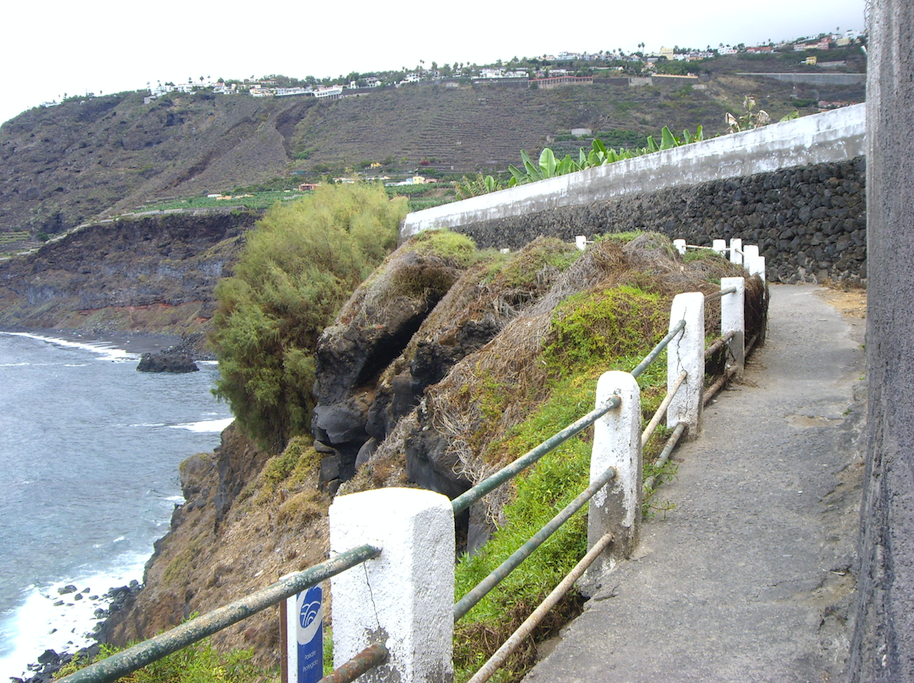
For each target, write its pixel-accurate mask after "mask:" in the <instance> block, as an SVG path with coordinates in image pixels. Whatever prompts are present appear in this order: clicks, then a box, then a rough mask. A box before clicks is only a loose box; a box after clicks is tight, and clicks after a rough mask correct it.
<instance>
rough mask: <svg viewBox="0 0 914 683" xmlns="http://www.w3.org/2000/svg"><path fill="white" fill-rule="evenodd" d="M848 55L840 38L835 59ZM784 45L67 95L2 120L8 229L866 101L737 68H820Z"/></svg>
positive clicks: (493, 164) (460, 165)
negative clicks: (684, 63) (287, 86)
mask: <svg viewBox="0 0 914 683" xmlns="http://www.w3.org/2000/svg"><path fill="white" fill-rule="evenodd" d="M855 55H856V53H855V52H848V53H847V54H843V53H841V52H838V51H834V53H833V54H832V53H829V55H828V57H827V58H828V59H833V58H839V57H842V56H844V57H848V58H851V57H854V58H856V57H855ZM786 57H787V58H782V57H770V58H764V59H753V60H746V59H739V58H737V56H732V57H724V58H719V59H716V60H712V61H711V62H707V63H703V64H701V65H699V66H698V67H697V68H698V69H699V70H700V71H701V72H702V73H703V77H704V78H707V77H708V75H707V73H705V72H707V71H709V70H710V71H712V72H713V75H712V76H711V80H710V81H709V82H708V86H709V87H708V88H707V89H706V90H697V89H694V88H689V87H684V86H682V85H681V84H674V83H669V84H662V85H656V86H648V87H641V88H630V87H627V86H624V85H623V86H615V85H607V84H600V83H599V82H598V83H597V84H595V85H593V86H592V87H574V88H560V89H555V90H526V89H523V88H516V87H505V86H470V85H463V86H461V87H458V88H449V87H445V86H443V85H420V86H408V87H403V88H399V89H390V90H382V91H377V92H373V93H370V94H367V95H362V96H359V97H351V98H344V99H342V100H339V101H334V102H323V101H322V102H317V101H315V100H312V99H300V98H280V99H254V98H251V97H247V96H214V95H212V94H195V95H177V94H173V95H171V96H169V97H165V98H161V99H159V100H156V101H154V102H152V103H150V104H143V97H142V95H141V94H140V93H120V94H117V95H109V96H104V97H99V98H94V99H91V100H88V101H80V100H77V99H72V100H69V101H67V102H65V103H64V104H62V105H60V106H57V107H52V108H47V109H42V108H35V109H32V110H30V111H27V112H24V113H23V114H21V115H20V116H18V117H16V118H15V119H13V120H11V121H9V122H7V123H5V124H4V125H3V127H2V128H0V171H2V172H3V174H4V176H5V177H7V178H8V179H7V180H6V181H5V182H4V183H3V184H2V186H0V232H6V231H10V230H21V229H24V230H30V231H31V232H33V233H36V232H39V231H44V232H48V233H50V234H53V233H56V232H59V231H61V230H63V229H66V228H68V227H72V226H74V225H77V224H79V223H81V222H83V221H86V220H89V219H91V218H93V217H96V216H99V215H101V214H105V213H106V212H110V211H111V210H115V211H123V210H130V209H133V208H134V207H136V206H138V205H142V204H145V203H146V202H148V201H150V200H153V199H156V198H162V197H185V196H191V195H205V194H207V193H212V192H227V191H231V190H233V189H235V188H238V187H246V186H251V185H255V184H259V183H264V182H268V181H270V180H271V179H273V178H285V179H286V180H287V181H288V182H289V183H292V182H295V181H296V179H298V178H302V177H303V176H301V175H293V172H295V171H297V172H299V173H304V174H305V177H308V176H310V177H316V176H317V177H319V176H320V174H321V173H327V172H337V171H343V170H344V169H345V168H346V167H352V168H358V167H359V165H360V164H362V163H364V162H387V163H385V164H384V166H383V167H382V168H381V169H380V172H382V173H391V172H401V173H402V172H410V171H413V170H416V169H418V168H420V166H419V163H420V161H423V160H427V161H430V162H431V167H432V168H434V169H436V170H438V171H439V172H451V171H453V172H457V173H466V172H471V171H475V170H476V169H505V168H506V167H507V165H508V164H509V163H517V162H518V160H519V153H520V150H522V149H524V150H527V151H528V152H530V153H531V154H538V153H539V150H540V149H541V148H542V147H543V146H544V145H546V144H550V141H549V139H550V137H552V136H555V135H557V134H561V133H562V132H567V131H568V130H570V129H571V128H591V129H592V130H594V131H598V130H614V129H622V130H630V131H635V132H637V133H639V134H642V135H647V134H650V133H657V132H658V131H659V130H660V128H661V127H663V126H664V125H669V126H670V128H671V129H673V130H676V131H679V130H682V129H683V128H689V129H691V130H694V129H695V128H696V127H697V126H698V125H699V124H701V125H703V126H704V128H705V131H706V134H710V135H713V134H716V133H721V132H723V130H724V127H725V126H724V112H725V111H727V110H730V111H733V112H734V113H738V112H739V110H740V108H741V106H742V99H743V96H744V95H745V94H747V93H752V94H754V95H756V96H757V97H759V100H760V106H761V107H763V108H766V109H767V110H768V112H769V113H770V114H771V115H772V117H773V118H775V119H777V118H779V117H780V116H783V115H784V114H786V113H788V112H789V111H792V110H793V109H794V108H795V107H794V106H793V104H791V101H792V100H793V101H796V100H798V99H799V100H809V99H842V100H850V101H862V98H863V88H862V87H844V88H839V87H832V88H821V87H820V88H818V89H811V88H808V87H805V86H797V87H795V86H793V85H791V84H782V83H777V82H774V81H769V80H764V79H762V80H760V79H751V78H745V77H739V76H735V75H733V74H735V73H736V72H739V71H780V70H784V69H785V68H790V70H801V69H806V70H814V69H815V67H800V66H799V65H798V64H796V63H795V62H797V61H798V59H799V57H796V58H795V57H794V56H792V55H787V56H786ZM855 64H856V63H855V62H853V60H851V66H854V65H855ZM856 66H859V65H856ZM814 111H815V110H814V109H812V108H805V109H801V113H802V114H804V115H805V114H809V113H813V112H814ZM573 146H574V145H572V147H573Z"/></svg>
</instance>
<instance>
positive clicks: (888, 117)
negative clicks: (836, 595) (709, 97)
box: [850, 0, 914, 682]
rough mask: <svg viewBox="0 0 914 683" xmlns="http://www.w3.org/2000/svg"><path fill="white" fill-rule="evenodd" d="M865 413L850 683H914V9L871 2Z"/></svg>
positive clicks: (903, 0)
mask: <svg viewBox="0 0 914 683" xmlns="http://www.w3.org/2000/svg"><path fill="white" fill-rule="evenodd" d="M868 29H869V32H870V42H869V56H868V59H869V65H868V81H867V104H866V106H867V114H868V116H867V147H868V150H867V162H868V163H867V196H868V197H869V198H870V201H869V202H868V209H867V227H868V230H867V232H868V235H867V240H868V253H869V258H870V263H871V265H870V269H869V271H870V277H869V282H868V288H867V296H868V310H867V333H866V336H867V340H866V341H867V344H866V352H867V368H866V377H867V384H868V392H869V394H868V415H867V437H868V438H867V453H866V473H865V477H864V493H863V503H862V508H861V531H860V540H859V544H858V555H859V568H858V571H857V600H858V603H857V613H856V618H855V620H854V626H855V629H854V637H853V641H852V645H851V659H850V680H851V681H855V682H856V681H912V680H914V312H912V311H914V309H912V302H914V277H912V265H911V264H912V263H914V231H912V230H911V226H912V225H914V202H912V200H911V198H912V196H914V138H912V136H911V104H912V102H914V53H912V51H911V48H910V46H911V44H912V43H914V3H911V0H875V2H872V3H870V14H869V26H868Z"/></svg>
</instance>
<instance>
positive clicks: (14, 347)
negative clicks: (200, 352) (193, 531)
mask: <svg viewBox="0 0 914 683" xmlns="http://www.w3.org/2000/svg"><path fill="white" fill-rule="evenodd" d="M137 361H138V357H137V356H136V355H133V354H129V353H126V352H123V351H120V350H118V349H115V348H112V347H109V346H105V345H102V344H85V343H74V342H70V341H66V340H57V339H51V338H43V337H39V336H34V335H22V334H9V333H0V680H4V679H5V678H6V677H8V676H23V675H24V674H25V673H26V671H25V670H26V666H27V664H29V663H31V662H34V661H35V660H36V658H37V656H38V655H39V654H41V653H42V652H43V651H44V650H45V649H47V648H52V649H54V650H56V651H57V652H61V651H64V650H68V651H70V652H73V651H74V650H76V649H78V648H79V647H82V646H84V645H85V644H87V643H88V642H90V640H89V639H88V638H87V637H86V634H87V633H88V632H90V631H91V630H92V627H93V626H94V625H95V624H96V623H97V618H96V617H95V610H96V609H99V608H104V607H106V606H107V604H106V602H105V601H104V600H102V599H101V596H102V595H103V594H104V593H105V592H107V591H108V589H109V588H112V587H115V586H122V585H125V584H127V583H128V582H129V581H131V580H133V579H135V580H138V581H142V574H143V565H144V564H145V562H146V561H147V560H148V559H149V556H150V555H151V554H152V544H153V542H154V541H155V540H156V539H157V538H159V537H161V536H162V535H164V534H165V532H166V531H167V530H168V525H169V521H170V519H171V513H172V511H173V509H174V506H175V504H176V503H180V502H181V501H182V500H183V498H182V497H181V490H180V482H179V479H178V464H179V463H180V462H181V461H182V460H183V459H185V458H187V457H189V456H190V455H193V454H194V453H199V452H203V451H212V450H213V448H215V447H216V446H217V445H219V433H220V432H221V430H222V429H224V428H225V427H226V426H227V425H228V423H229V422H231V414H230V412H229V410H228V406H226V405H225V404H222V403H219V402H217V401H216V399H215V398H214V397H213V396H212V395H211V393H210V388H211V387H212V385H213V383H214V381H215V378H216V374H217V369H216V366H215V364H214V363H208V364H201V365H200V367H201V372H195V373H189V374H183V375H174V374H151V373H142V372H137V371H136V364H137ZM68 584H73V585H75V586H76V589H77V591H79V593H80V595H81V596H82V597H81V599H78V600H77V599H75V595H74V594H63V595H62V594H60V593H59V592H58V589H60V588H61V587H63V586H66V585H68ZM96 596H98V597H96ZM60 603H62V604H60Z"/></svg>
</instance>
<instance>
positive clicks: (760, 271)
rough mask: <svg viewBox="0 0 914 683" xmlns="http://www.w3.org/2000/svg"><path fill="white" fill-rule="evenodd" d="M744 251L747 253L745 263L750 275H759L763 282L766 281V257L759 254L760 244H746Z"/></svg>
mask: <svg viewBox="0 0 914 683" xmlns="http://www.w3.org/2000/svg"><path fill="white" fill-rule="evenodd" d="M743 253H744V254H745V255H746V258H745V259H744V260H743V265H744V266H745V268H746V270H748V271H749V277H752V276H753V275H758V276H759V277H760V278H761V279H762V282H765V257H764V256H759V253H758V246H756V245H754V244H750V245H746V247H744V248H743Z"/></svg>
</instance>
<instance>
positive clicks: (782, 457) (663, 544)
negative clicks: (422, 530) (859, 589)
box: [525, 285, 865, 683]
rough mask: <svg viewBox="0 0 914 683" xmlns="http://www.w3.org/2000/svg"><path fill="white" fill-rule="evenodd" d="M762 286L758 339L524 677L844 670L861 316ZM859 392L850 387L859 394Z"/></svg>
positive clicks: (825, 677)
mask: <svg viewBox="0 0 914 683" xmlns="http://www.w3.org/2000/svg"><path fill="white" fill-rule="evenodd" d="M815 290H816V288H815V287H813V286H811V285H802V286H788V285H779V286H772V287H771V309H770V314H769V320H770V323H769V331H768V340H767V342H766V344H765V346H764V347H762V348H761V349H757V350H756V351H755V353H754V354H753V355H752V357H751V359H750V363H749V365H748V367H747V371H746V376H745V379H744V381H743V382H742V383H741V384H739V385H736V386H734V387H732V388H731V389H729V390H727V391H724V392H722V393H721V394H719V395H718V397H717V399H716V400H715V401H714V402H713V403H712V404H711V405H709V406H708V407H707V408H706V410H705V414H704V429H703V432H702V434H701V436H700V438H699V439H697V440H695V441H689V442H687V443H684V444H680V446H679V448H678V449H677V451H676V453H675V454H674V461H675V462H676V463H677V464H678V474H677V476H676V477H675V478H674V479H673V480H672V481H670V482H667V483H665V484H664V485H663V486H661V487H660V488H659V489H658V491H657V493H656V494H655V498H659V499H661V500H664V501H669V502H670V503H672V504H674V505H675V507H674V508H673V509H672V510H670V511H669V512H667V513H665V515H664V514H663V513H657V514H656V516H655V517H653V518H652V519H650V520H649V521H647V522H646V523H645V525H644V526H643V528H642V534H641V543H640V545H639V547H638V549H637V551H636V553H635V554H634V556H633V557H632V559H631V561H629V562H624V563H621V564H620V565H619V566H618V567H617V568H616V569H615V570H614V571H612V572H609V573H608V574H606V575H605V576H604V577H603V580H602V582H601V585H600V588H599V590H598V591H597V592H596V594H595V595H594V597H593V598H592V599H591V600H590V601H589V602H588V603H587V605H586V608H585V611H584V613H583V614H582V615H581V616H580V617H579V618H578V619H576V620H575V621H574V622H573V623H572V624H570V625H569V626H568V627H567V628H566V629H565V630H564V631H563V633H562V638H561V640H560V641H559V642H558V643H557V644H556V645H555V649H554V650H553V651H552V652H551V654H549V655H547V656H546V657H545V659H543V660H542V661H541V662H540V663H538V664H537V665H536V667H535V668H534V669H533V671H532V672H531V673H530V674H528V676H527V678H526V679H525V680H526V681H529V682H531V683H534V682H535V683H540V682H546V681H548V682H549V683H566V682H567V683H570V682H578V681H581V682H596V681H626V682H627V681H632V682H634V681H661V682H662V681H740V682H744V681H778V682H783V681H815V682H818V683H821V682H823V681H838V680H841V679H842V672H843V671H844V667H845V664H846V659H847V654H848V649H849V636H850V632H851V626H852V625H851V624H849V623H848V614H849V613H852V609H849V608H850V607H851V603H852V600H853V590H854V577H853V574H852V573H851V571H850V570H851V568H852V567H853V562H854V551H855V543H856V532H857V525H858V515H859V503H860V481H861V479H862V469H863V460H862V457H861V453H860V452H859V449H860V447H861V444H860V443H859V441H860V439H859V433H860V429H861V428H862V423H863V415H864V413H865V399H864V398H863V397H862V396H860V395H859V394H860V392H862V385H861V383H860V380H861V379H862V375H863V372H864V354H863V350H862V348H861V344H862V342H863V338H862V336H863V322H862V321H857V324H856V325H850V324H848V323H847V322H846V321H845V320H844V319H843V318H842V317H841V315H840V314H839V313H838V312H837V311H836V310H835V309H834V308H833V307H831V306H830V305H829V304H827V303H825V302H824V301H823V300H822V299H820V298H819V297H818V296H817V295H816V293H815ZM855 392H856V394H857V395H856V396H855Z"/></svg>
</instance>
